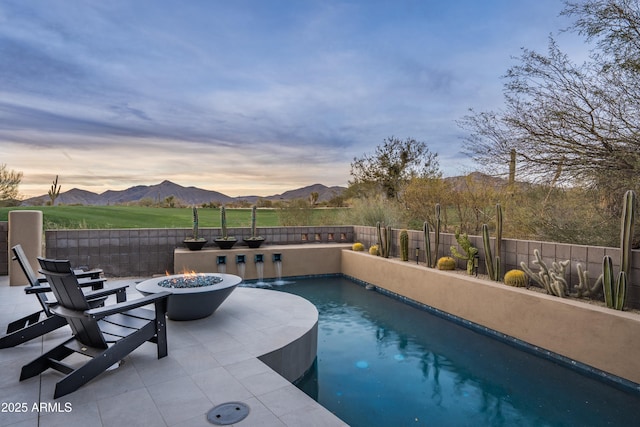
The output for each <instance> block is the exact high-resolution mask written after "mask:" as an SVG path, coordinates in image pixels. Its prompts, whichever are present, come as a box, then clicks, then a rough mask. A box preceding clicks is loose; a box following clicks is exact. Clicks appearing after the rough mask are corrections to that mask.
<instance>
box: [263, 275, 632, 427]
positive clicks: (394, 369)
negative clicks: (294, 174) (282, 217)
mask: <svg viewBox="0 0 640 427" xmlns="http://www.w3.org/2000/svg"><path fill="white" fill-rule="evenodd" d="M273 288H274V289H277V290H280V291H284V292H289V293H293V294H296V295H300V296H302V297H304V298H306V299H308V300H309V301H311V302H312V303H314V304H315V305H316V307H317V308H318V311H319V313H320V316H319V321H318V357H317V361H316V364H315V366H314V369H312V371H311V372H310V373H309V375H307V376H306V377H305V378H303V379H302V380H300V381H299V382H298V384H297V385H298V387H299V388H300V389H302V390H303V391H304V392H305V393H307V394H308V395H309V396H311V397H313V398H314V399H315V400H317V401H318V402H319V403H320V404H322V405H323V406H324V407H326V408H327V409H329V410H330V411H332V412H333V413H335V414H336V415H337V416H339V417H340V418H341V419H343V420H344V421H345V422H347V423H348V424H350V425H351V426H354V427H359V426H363V427H365V426H366V427H377V426H384V427H389V426H392V427H395V426H632V425H640V396H639V395H638V394H635V393H632V392H626V391H623V390H620V389H618V388H614V387H612V386H610V385H608V384H606V383H603V382H600V381H598V380H596V379H593V378H591V377H588V376H585V375H583V374H581V373H578V372H576V371H574V370H572V369H568V368H566V367H563V366H560V365H558V364H556V363H554V362H553V361H550V360H547V359H544V358H541V357H538V356H535V355H533V354H530V353H528V352H524V351H522V350H519V349H516V348H514V347H512V346H510V345H508V344H505V343H503V342H500V341H498V340H496V339H493V338H490V337H488V336H486V335H483V334H480V333H478V332H475V331H473V330H471V329H468V328H466V327H464V326H461V325H459V324H456V323H454V322H451V321H449V320H446V319H443V318H441V317H438V316H435V315H433V314H430V313H428V312H426V311H424V310H421V309H419V308H415V307H412V306H410V305H408V304H405V303H403V302H401V301H397V300H395V299H393V298H390V297H388V296H385V295H382V294H380V293H377V292H375V291H368V290H365V289H364V287H362V286H360V285H358V284H356V283H354V282H352V281H350V280H348V279H344V278H341V277H331V278H311V279H301V280H296V281H295V282H291V283H288V284H285V285H282V286H273ZM576 333H582V334H584V337H585V339H589V331H588V329H585V330H584V331H580V330H579V329H576ZM635 339H638V337H635ZM639 357H640V355H639Z"/></svg>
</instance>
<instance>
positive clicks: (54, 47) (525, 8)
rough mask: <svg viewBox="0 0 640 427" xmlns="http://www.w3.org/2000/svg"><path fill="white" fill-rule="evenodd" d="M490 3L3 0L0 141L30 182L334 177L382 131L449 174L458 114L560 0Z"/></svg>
mask: <svg viewBox="0 0 640 427" xmlns="http://www.w3.org/2000/svg"><path fill="white" fill-rule="evenodd" d="M494 3H495V2H492V3H477V2H475V1H472V0H464V1H462V2H453V3H451V2H449V3H442V2H428V3H425V2H417V1H406V2H404V1H403V2H396V3H392V2H384V1H353V2H321V1H317V2H313V1H311V2H262V1H257V0H246V1H239V2H202V1H194V2H186V3H185V2H180V1H173V0H167V1H163V2H162V7H158V5H157V2H155V1H150V0H138V1H135V2H130V1H120V0H114V1H110V2H61V3H58V4H57V5H56V7H55V8H53V7H49V6H48V5H46V4H44V3H38V2H23V1H15V0H13V1H12V0H8V1H5V2H3V3H2V4H0V55H2V58H3V61H0V141H1V142H2V144H1V145H0V157H2V159H3V162H6V163H7V164H8V165H9V167H10V168H14V169H17V170H22V171H23V172H24V173H25V175H24V179H23V182H24V183H25V184H28V185H32V183H33V185H40V186H43V185H44V184H46V186H48V185H49V181H50V179H46V180H45V181H44V182H42V181H41V180H42V177H43V176H46V175H47V173H43V172H42V169H38V168H44V170H45V171H53V170H55V168H59V169H60V173H59V174H60V175H61V178H63V177H64V175H63V172H64V174H66V177H67V178H66V179H67V181H66V182H68V183H69V185H73V184H71V182H70V181H71V180H74V181H77V185H83V186H87V188H104V187H105V186H109V185H111V186H114V187H116V186H117V187H119V188H122V187H126V186H128V185H129V184H130V183H146V184H153V183H156V182H160V181H162V180H163V179H165V178H168V179H170V177H171V176H175V177H177V178H180V179H183V180H184V181H178V180H177V181H178V182H179V183H180V184H183V185H196V183H199V182H205V183H206V182H212V183H215V184H216V185H223V186H222V187H216V188H212V187H210V186H209V187H206V188H211V189H215V190H217V191H222V192H225V191H226V189H228V190H229V191H230V192H233V191H236V190H237V191H240V189H251V188H254V191H249V192H250V193H257V194H261V195H267V194H273V193H274V192H275V193H278V192H282V191H286V190H288V189H291V188H292V187H295V186H298V185H308V184H313V183H316V182H322V183H324V184H327V185H335V184H340V183H341V184H345V183H346V182H347V180H348V178H349V176H348V172H349V163H350V162H351V160H352V159H353V157H354V156H360V155H362V154H363V153H365V152H370V151H372V150H373V149H374V148H375V146H376V145H378V144H380V143H382V141H383V140H384V139H385V138H387V137H389V136H392V135H395V136H398V137H401V138H404V137H413V138H416V139H418V140H422V141H425V142H427V144H428V145H429V146H430V148H431V149H432V151H435V152H438V153H440V158H441V166H442V167H443V169H445V173H447V174H455V173H456V172H457V169H458V167H459V166H460V165H465V164H467V162H468V161H467V159H466V158H465V157H464V156H462V155H461V154H460V148H459V146H460V137H461V131H460V130H459V129H458V128H457V126H456V125H455V120H456V119H459V118H460V117H461V116H462V115H464V114H466V111H467V109H468V108H469V107H474V108H476V109H479V110H484V109H491V108H493V107H494V106H495V105H498V104H499V102H500V101H501V94H500V87H501V82H500V79H499V76H500V75H502V74H503V73H504V71H506V68H507V67H508V63H509V61H511V59H510V55H513V54H517V48H518V47H519V46H520V43H521V44H522V45H526V44H527V42H528V41H530V40H533V37H534V36H537V35H539V34H540V33H543V34H544V36H543V37H544V40H545V43H546V37H547V35H548V33H549V31H548V28H549V26H548V24H546V23H547V21H548V20H549V19H550V16H555V15H556V14H557V12H556V10H557V11H559V8H560V7H561V5H558V4H557V2H556V1H555V0H543V1H539V0H536V1H533V0H532V1H526V2H507V1H503V2H497V3H495V4H494ZM554 19H555V18H554ZM521 37H523V38H521ZM9 147H11V149H9ZM34 147H36V148H38V151H37V152H34V151H33V148H34ZM62 152H64V153H67V154H68V155H69V156H71V158H72V159H74V161H69V159H68V158H66V157H65V156H60V155H59V153H62ZM35 154H37V155H35ZM40 156H46V157H47V158H46V160H48V162H46V161H43V159H40V158H39V157H40ZM83 157H84V158H85V161H84V162H81V159H83ZM54 159H55V161H53V160H54ZM98 159H99V161H98ZM78 164H81V165H82V166H83V167H84V168H81V167H79V166H78ZM35 165H38V166H37V167H36V166H35ZM55 173H58V171H55ZM83 176H84V177H85V179H82V180H81V177H83ZM119 179H121V180H122V182H118V180H119ZM145 179H146V181H145ZM278 185H280V187H279V189H278V190H276V191H272V190H275V188H276V187H278ZM252 186H253V187H252ZM45 188H46V187H45ZM24 191H26V185H25V190H24Z"/></svg>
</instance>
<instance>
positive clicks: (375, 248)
mask: <svg viewBox="0 0 640 427" xmlns="http://www.w3.org/2000/svg"><path fill="white" fill-rule="evenodd" d="M369 253H370V254H371V255H376V256H377V255H378V245H371V247H370V248H369Z"/></svg>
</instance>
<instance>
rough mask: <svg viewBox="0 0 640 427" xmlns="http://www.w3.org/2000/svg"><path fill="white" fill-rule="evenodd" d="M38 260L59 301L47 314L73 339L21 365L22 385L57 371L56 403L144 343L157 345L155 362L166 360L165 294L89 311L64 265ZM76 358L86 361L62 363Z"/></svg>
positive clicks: (42, 259) (65, 263)
mask: <svg viewBox="0 0 640 427" xmlns="http://www.w3.org/2000/svg"><path fill="white" fill-rule="evenodd" d="M38 261H39V262H40V266H41V267H42V269H41V270H40V271H41V272H42V273H43V274H44V275H45V277H46V278H47V281H48V282H49V285H50V286H51V290H52V291H53V294H54V295H55V297H56V299H57V300H58V304H57V305H56V306H54V307H51V311H52V312H53V313H54V314H55V315H56V316H62V317H64V318H65V319H67V322H68V323H69V325H70V326H71V329H72V331H73V337H72V338H70V339H69V340H67V341H65V342H63V343H62V344H60V345H58V346H57V347H54V348H53V349H51V350H49V351H47V352H46V353H44V354H43V355H42V356H40V357H38V358H37V359H35V360H34V361H32V362H30V363H28V364H27V365H25V366H23V367H22V372H21V373H20V380H21V381H22V380H24V379H27V378H31V377H33V376H36V375H38V374H40V373H42V372H44V371H45V370H47V369H48V368H52V369H55V370H57V371H59V372H62V373H64V374H66V376H65V377H64V378H63V379H61V380H60V381H58V382H57V383H56V388H55V393H54V396H53V397H54V399H57V398H59V397H61V396H64V395H66V394H69V393H71V392H73V391H75V390H77V389H78V388H79V387H81V386H82V385H84V384H86V383H87V382H89V381H90V380H92V379H93V378H95V377H97V376H98V375H100V374H101V373H102V372H104V371H105V370H106V369H107V368H109V367H110V366H112V365H114V364H116V363H118V362H119V361H120V360H122V359H123V358H124V357H125V356H127V355H128V354H129V353H131V352H132V351H133V350H135V349H136V348H137V347H139V346H140V345H142V344H143V343H145V342H146V341H149V342H152V343H155V344H156V345H157V352H158V359H161V358H163V357H165V356H166V355H167V330H166V316H165V314H166V308H167V297H168V296H169V295H170V294H169V292H160V293H157V294H153V295H149V296H146V297H143V298H139V299H136V300H132V301H127V302H121V303H117V304H114V305H109V306H104V307H97V308H94V307H92V306H91V303H90V301H87V298H86V296H85V295H84V293H83V292H82V291H81V290H80V287H79V286H78V278H77V277H76V275H75V274H74V273H73V271H72V270H71V266H70V264H69V261H66V260H50V259H44V258H38ZM149 304H154V305H155V309H154V310H151V309H149V308H142V307H143V306H145V305H149ZM75 353H79V354H82V355H84V356H87V357H88V358H89V360H88V361H87V362H86V363H84V364H82V365H80V366H77V365H76V366H71V365H69V364H66V363H64V362H63V360H64V359H65V358H66V357H67V356H70V355H72V354H75Z"/></svg>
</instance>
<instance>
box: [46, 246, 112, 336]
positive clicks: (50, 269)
mask: <svg viewBox="0 0 640 427" xmlns="http://www.w3.org/2000/svg"><path fill="white" fill-rule="evenodd" d="M38 262H39V263H40V267H42V269H41V270H40V271H41V273H42V274H44V275H45V277H46V278H47V282H49V285H50V286H51V291H52V292H53V294H54V295H55V297H56V299H57V300H58V304H59V305H60V306H62V307H64V308H66V309H68V310H71V311H72V313H70V314H69V315H68V316H67V315H64V314H63V316H64V317H65V318H66V319H67V322H69V326H71V330H72V331H73V334H74V335H75V337H76V339H78V341H80V342H81V343H83V344H85V345H87V346H90V347H96V348H107V343H106V342H105V339H104V337H103V335H102V332H101V331H100V328H99V326H98V323H97V322H96V321H95V320H94V319H91V318H89V317H88V316H86V315H85V314H84V311H86V310H89V309H90V308H91V306H90V305H89V303H88V302H87V299H86V298H85V296H84V293H83V292H82V290H81V288H80V285H79V283H78V278H77V277H76V275H75V273H74V272H73V270H72V269H71V263H70V262H69V261H68V260H53V259H45V258H41V257H38Z"/></svg>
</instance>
